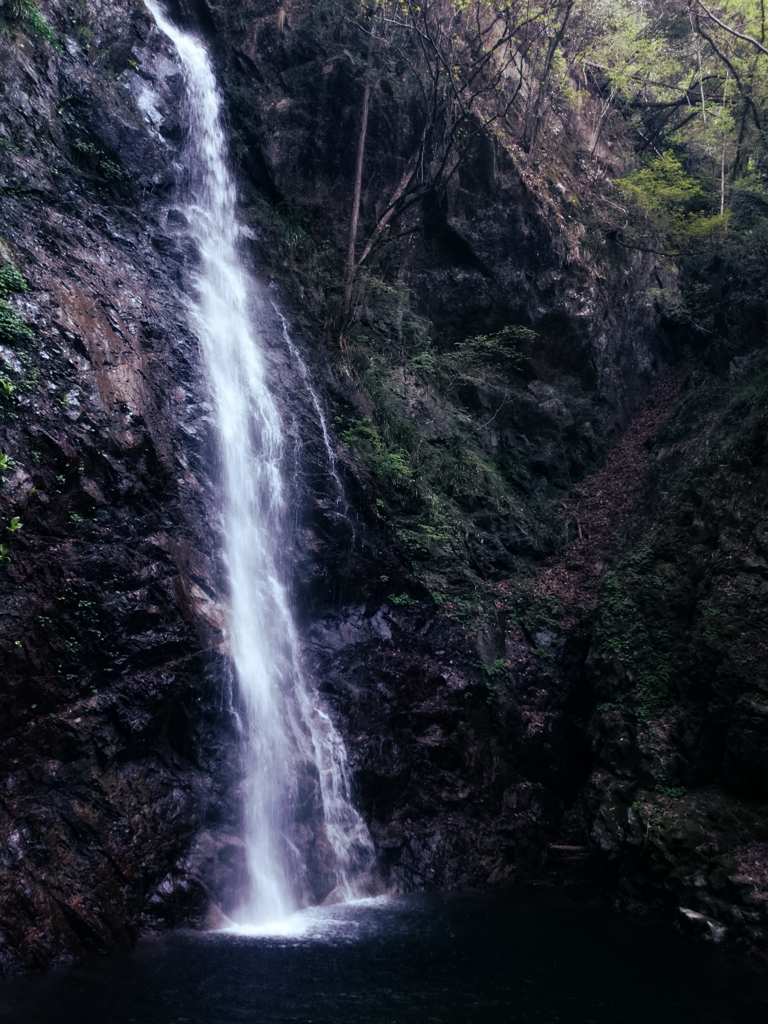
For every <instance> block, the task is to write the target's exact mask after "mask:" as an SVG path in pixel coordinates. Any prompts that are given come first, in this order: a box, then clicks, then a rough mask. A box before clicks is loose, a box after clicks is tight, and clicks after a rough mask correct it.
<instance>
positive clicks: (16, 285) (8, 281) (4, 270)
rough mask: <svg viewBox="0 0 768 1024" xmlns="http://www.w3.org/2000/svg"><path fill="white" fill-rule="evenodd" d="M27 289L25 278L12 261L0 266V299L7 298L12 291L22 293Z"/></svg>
mask: <svg viewBox="0 0 768 1024" xmlns="http://www.w3.org/2000/svg"><path fill="white" fill-rule="evenodd" d="M27 290H28V286H27V282H26V279H25V278H24V275H23V274H22V273H21V271H20V270H19V269H18V268H17V267H14V265H13V264H12V263H6V264H5V266H2V267H0V299H7V298H8V296H9V295H11V294H12V293H13V292H19V293H20V294H22V295H23V294H24V293H25V292H26V291H27Z"/></svg>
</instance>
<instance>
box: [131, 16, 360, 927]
mask: <svg viewBox="0 0 768 1024" xmlns="http://www.w3.org/2000/svg"><path fill="white" fill-rule="evenodd" d="M145 3H146V5H147V7H148V8H149V10H150V12H151V13H152V15H153V17H154V19H155V22H156V23H157V26H158V28H159V29H160V30H161V31H162V32H163V33H164V34H165V35H166V36H167V37H168V38H169V39H170V41H171V42H172V44H173V45H174V47H175V49H176V51H177V53H178V56H179V59H180V62H181V65H182V69H183V74H184V79H185V82H186V94H187V107H188V120H189V124H188V141H187V145H186V161H187V164H188V169H189V174H190V185H189V199H188V208H187V217H188V220H189V223H190V231H191V233H192V235H193V237H194V239H195V241H196V243H197V245H198V248H199V251H200V266H199V269H198V272H197V275H196V280H195V295H194V297H193V299H192V301H191V310H192V317H193V326H194V329H195V333H196V334H197V337H198V339H199V341H200V345H201V348H202V352H203V357H204V363H205V366H206V370H207V376H208V380H209V386H210V391H211V398H212V404H213V409H214V417H215V422H216V425H217V428H218V442H219V450H220V461H221V484H220V492H221V506H222V507H221V518H222V536H223V544H224V558H225V562H226V567H227V572H228V576H229V597H230V610H229V629H228V637H227V639H228V645H229V651H230V654H231V658H232V662H233V664H234V667H235V672H236V676H237V684H238V690H239V694H240V699H241V702H242V705H243V709H244V727H243V739H242V746H243V750H242V753H243V766H244V775H245V793H244V822H243V827H244V839H245V843H246V848H247V860H248V872H249V879H248V884H247V887H246V888H247V891H246V892H244V894H243V901H242V906H241V908H240V911H239V913H238V914H237V915H236V920H238V923H240V924H242V925H260V924H266V923H269V922H273V921H277V920H280V919H283V918H284V917H286V916H287V915H288V914H290V913H291V912H292V911H294V910H295V909H297V908H298V907H300V906H301V905H303V904H304V903H306V902H307V900H308V893H307V886H306V883H305V876H306V864H305V861H306V850H303V849H302V836H303V840H304V842H305V843H306V831H307V829H306V827H304V828H302V826H301V824H300V822H299V821H298V820H297V817H298V815H299V814H301V816H302V818H303V819H306V818H307V816H308V812H307V807H308V805H309V806H314V808H315V814H314V818H315V820H316V821H317V822H319V824H318V825H317V826H316V828H315V831H317V830H318V828H319V830H320V831H321V832H322V833H324V835H323V836H322V837H321V839H320V840H319V842H318V841H317V837H315V847H316V848H318V847H319V848H322V849H324V850H325V851H326V852H325V857H326V860H330V861H332V863H330V864H328V865H327V866H328V867H329V868H330V874H331V876H332V877H333V876H335V882H336V889H337V890H338V895H339V898H350V897H353V896H355V895H356V884H357V881H358V879H360V878H362V877H363V875H364V874H365V872H366V870H367V869H369V868H370V867H371V865H372V863H373V847H372V844H371V840H370V837H369V835H368V832H367V829H366V827H365V824H364V822H363V820H362V818H361V817H360V815H359V814H358V813H357V812H356V811H355V809H354V808H353V806H352V804H351V803H350V798H349V780H348V774H347V769H346V753H345V750H344V745H343V742H342V740H341V737H340V736H339V734H338V733H337V732H336V730H335V728H334V726H333V724H332V722H331V720H330V718H329V717H328V715H327V713H326V712H325V711H324V710H323V708H322V706H321V704H320V701H319V697H318V695H317V693H316V692H315V691H314V689H313V687H312V686H311V685H310V682H309V680H308V679H307V678H306V676H305V673H304V671H303V669H302V664H301V657H300V652H299V643H298V636H297V632H296V626H295V623H294V619H293V615H292V611H291V607H290V601H289V596H288V592H287V588H286V584H285V573H284V571H283V567H282V565H281V556H282V555H283V553H284V552H286V551H288V550H290V543H289V539H288V537H287V535H286V528H287V527H286V494H285V485H284V481H283V478H282V474H281V458H282V453H283V431H282V426H281V422H280V415H279V413H278V410H277V407H276V405H275V402H274V399H273V397H272V395H271V394H270V390H269V387H268V383H267V378H266V369H265V365H264V359H263V356H262V351H261V344H260V338H259V332H258V323H254V320H258V314H254V313H253V312H252V310H253V309H254V308H255V305H254V299H255V298H256V297H257V296H255V294H254V289H255V287H256V285H255V283H254V282H253V280H252V279H251V278H250V277H249V275H248V273H247V272H246V270H245V269H244V267H243V264H242V262H241V260H240V257H239V255H238V243H239V239H240V236H241V233H242V231H241V228H240V225H239V224H238V220H237V215H236V192H235V185H234V181H233V178H232V175H231V173H230V171H229V167H228V162H227V159H228V158H227V144H226V137H225V134H224V130H223V127H222V122H221V109H220V108H221V100H220V95H219V91H218V88H217V84H216V79H215V76H214V73H213V68H212V65H211V61H210V59H209V56H208V53H207V51H206V48H205V47H204V45H203V44H202V42H201V41H200V40H199V39H197V38H196V37H195V36H193V35H191V34H189V33H188V32H185V31H182V30H181V29H179V28H177V27H176V26H175V25H173V24H172V23H171V22H169V21H168V19H167V17H166V16H165V14H164V13H163V11H162V10H161V9H160V8H159V7H158V5H157V4H156V3H155V2H154V0H145ZM262 305H266V304H265V303H263V304H262ZM262 315H263V314H262ZM322 426H323V429H324V428H325V424H324V422H323V424H322ZM324 440H326V441H327V436H324ZM329 450H330V445H329ZM333 469H334V470H335V465H334V466H333ZM308 791H309V795H307V793H308Z"/></svg>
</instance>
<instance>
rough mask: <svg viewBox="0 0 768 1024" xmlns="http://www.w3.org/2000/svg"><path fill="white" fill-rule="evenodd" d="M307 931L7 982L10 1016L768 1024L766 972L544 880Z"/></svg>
mask: <svg viewBox="0 0 768 1024" xmlns="http://www.w3.org/2000/svg"><path fill="white" fill-rule="evenodd" d="M303 920H304V926H303V929H304V930H303V931H302V930H301V929H298V930H297V934H291V935H283V936H271V937H248V936H242V935H239V936H238V935H222V934H211V933H208V934H196V933H188V932H187V933H178V932H177V933H174V934H171V935H168V936H165V937H162V938H157V939H147V940H144V941H143V942H141V943H140V944H139V946H138V948H137V949H136V950H135V951H134V952H133V953H130V954H125V955H120V956H111V957H104V958H95V957H94V958H90V959H87V960H85V961H83V962H80V963H79V964H77V965H76V966H75V967H72V968H68V969H66V970H64V969H61V970H57V971H53V972H49V973H48V974H45V975H42V976H39V977H35V978H27V979H24V980H22V981H14V982H10V983H7V984H5V985H4V986H2V987H0V1021H2V1022H3V1024H22V1022H23V1024H128V1022H134V1021H135V1022H137V1024H275V1022H281V1024H282V1022H301V1024H310V1022H312V1024H331V1022H332V1024H357V1022H361V1024H362V1022H366V1024H410V1022H414V1024H415V1022H417V1021H418V1022H419V1024H428V1022H431V1021H435V1022H443V1024H475V1022H477V1024H481V1022H482V1024H507V1022H520V1024H527V1022H531V1024H538V1022H542V1024H544V1022H546V1024H550V1022H551V1024H555V1022H558V1024H563V1022H569V1024H571V1022H573V1024H575V1022H578V1024H621V1022H636V1024H753V1022H754V1024H768V978H766V976H765V974H762V973H760V972H758V971H757V970H755V969H754V968H752V967H751V966H749V965H748V964H746V963H744V962H742V961H741V960H740V959H738V958H737V957H735V956H734V955H732V954H729V953H727V952H724V951H722V950H720V949H716V948H713V947H709V946H705V945H703V944H699V943H697V942H694V941H692V940H689V939H685V938H683V937H682V936H679V935H677V934H675V933H674V932H672V931H671V930H670V929H669V928H668V927H667V926H664V925H660V924H657V923H646V922H638V921H632V920H628V919H627V918H625V917H622V916H620V915H618V914H616V913H615V912H614V911H612V910H611V909H610V908H609V907H608V906H606V905H605V904H604V903H601V902H599V901H596V900H591V899H588V898H586V897H585V896H584V895H579V894H569V893H568V892H552V891H547V890H530V889H528V890H526V889H521V890H516V891H511V892H504V893H492V894H491V893H459V894H447V895H445V894H444V895H432V894H430V895H423V894H419V895H412V896H407V897H397V898H393V899H390V900H388V901H368V902H365V903H362V904H356V905H352V906H346V907H332V908H328V909H326V910H317V911H313V912H309V913H308V915H307V916H306V917H305V918H304V919H303Z"/></svg>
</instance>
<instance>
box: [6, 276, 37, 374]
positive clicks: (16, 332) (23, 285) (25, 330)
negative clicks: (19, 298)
mask: <svg viewBox="0 0 768 1024" xmlns="http://www.w3.org/2000/svg"><path fill="white" fill-rule="evenodd" d="M26 291H27V282H26V280H25V279H24V275H23V274H22V273H21V271H19V270H17V268H16V267H14V265H13V264H12V263H6V264H4V265H3V266H2V267H0V344H4V345H16V344H18V343H19V342H22V341H29V339H30V338H31V337H32V329H31V328H30V327H29V326H27V324H25V323H24V321H23V320H22V319H21V317H20V316H19V314H18V313H17V312H16V310H15V309H14V308H13V306H11V304H10V303H9V302H8V301H6V300H7V299H8V297H9V296H10V295H12V294H13V293H14V292H17V293H19V294H21V295H23V294H24V293H25V292H26ZM4 390H6V393H8V394H10V393H11V392H9V391H8V390H7V389H4Z"/></svg>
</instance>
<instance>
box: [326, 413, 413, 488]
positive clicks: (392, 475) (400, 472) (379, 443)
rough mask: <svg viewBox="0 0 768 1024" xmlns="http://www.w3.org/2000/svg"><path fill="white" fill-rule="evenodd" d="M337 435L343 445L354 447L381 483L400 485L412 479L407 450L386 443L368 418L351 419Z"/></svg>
mask: <svg viewBox="0 0 768 1024" xmlns="http://www.w3.org/2000/svg"><path fill="white" fill-rule="evenodd" d="M339 436H340V439H341V443H342V444H343V445H344V446H345V447H347V448H355V449H356V450H357V452H358V453H359V454H360V455H362V457H363V458H364V459H365V461H366V462H367V463H368V465H369V466H370V468H371V471H372V472H373V473H374V475H375V476H376V477H378V478H379V479H380V480H381V481H382V482H383V483H394V484H395V485H396V486H397V485H400V486H402V485H403V484H405V483H406V482H408V481H410V480H411V479H412V477H413V473H412V471H411V468H410V466H409V465H408V454H407V452H405V451H404V450H403V449H402V448H399V447H397V446H395V445H392V444H390V443H388V442H387V441H386V440H385V439H384V438H383V437H382V435H381V433H380V432H379V431H378V430H377V429H376V428H375V427H374V426H373V425H372V424H371V422H370V420H353V421H352V423H350V425H349V426H348V427H347V428H346V429H345V430H343V431H342V432H341V434H340V435H339Z"/></svg>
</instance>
